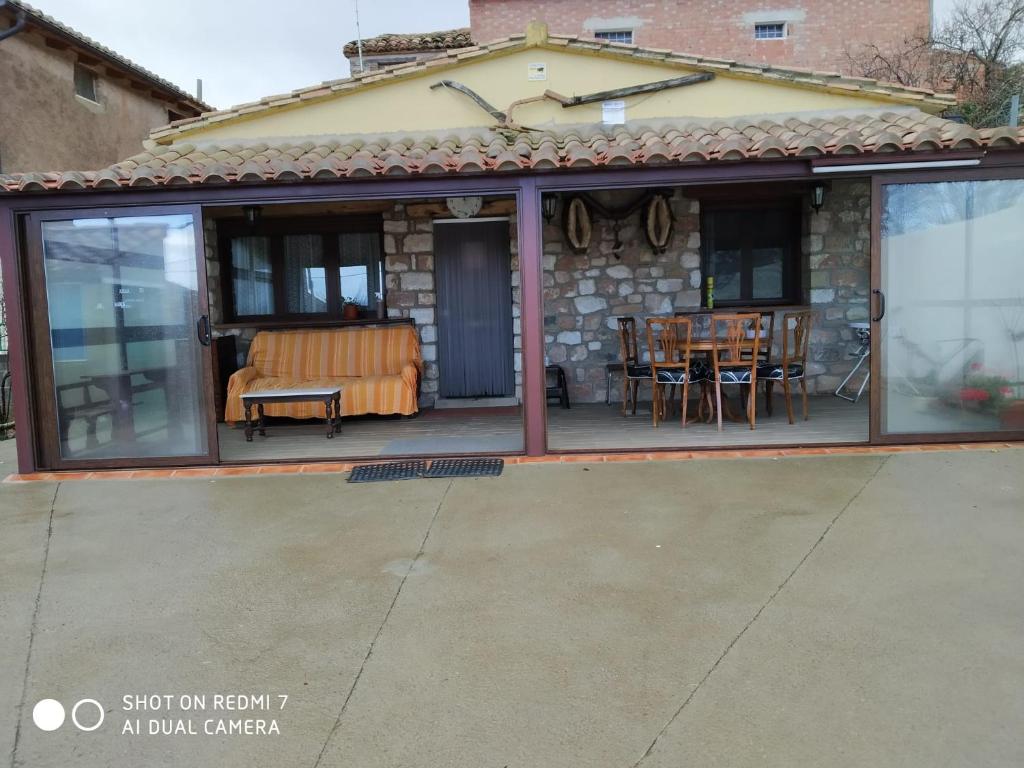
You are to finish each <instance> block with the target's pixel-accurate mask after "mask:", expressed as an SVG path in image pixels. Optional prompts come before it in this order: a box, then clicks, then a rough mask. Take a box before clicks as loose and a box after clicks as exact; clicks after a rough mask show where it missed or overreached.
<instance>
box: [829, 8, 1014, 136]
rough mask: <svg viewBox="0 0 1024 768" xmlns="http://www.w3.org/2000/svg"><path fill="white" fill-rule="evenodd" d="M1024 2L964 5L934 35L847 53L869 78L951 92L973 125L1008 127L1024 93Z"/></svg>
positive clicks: (854, 65)
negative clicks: (1014, 101) (1015, 99)
mask: <svg viewBox="0 0 1024 768" xmlns="http://www.w3.org/2000/svg"><path fill="white" fill-rule="evenodd" d="M1022 55H1024V0H960V2H958V3H957V5H956V6H955V7H954V9H953V12H952V14H951V15H950V17H949V18H948V19H947V20H946V21H945V22H944V23H943V24H942V26H941V27H939V28H938V29H937V30H936V31H935V32H934V33H931V34H929V33H924V32H922V33H919V34H916V35H911V36H909V37H906V38H904V39H903V40H901V41H899V42H897V43H892V44H882V43H868V44H866V45H862V46H860V47H859V48H856V49H853V50H848V51H847V58H848V59H849V63H850V66H851V69H852V70H853V71H854V72H856V73H857V74H859V75H862V76H864V77H871V78H875V79H877V80H884V81H887V82H895V83H899V84H901V85H906V86H912V87H924V88H932V89H934V90H938V91H952V92H954V93H956V94H957V96H958V97H959V99H960V102H961V113H962V115H963V117H964V118H965V119H966V120H967V121H968V122H970V123H972V124H973V125H977V126H990V125H1005V124H1006V118H1007V114H1008V104H1009V100H1010V97H1011V96H1013V95H1014V94H1020V93H1021V92H1022V91H1024V64H1022V63H1021V58H1022Z"/></svg>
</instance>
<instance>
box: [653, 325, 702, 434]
mask: <svg viewBox="0 0 1024 768" xmlns="http://www.w3.org/2000/svg"><path fill="white" fill-rule="evenodd" d="M691 334H692V325H691V323H690V320H689V319H688V318H685V317H649V318H647V349H648V350H649V351H650V353H651V374H652V377H651V379H652V388H653V397H652V398H651V399H652V405H651V411H652V413H653V419H654V426H655V427H657V426H658V418H659V417H663V416H664V414H665V411H666V406H667V399H666V397H665V396H664V395H663V394H662V391H661V390H662V387H664V386H668V387H669V391H670V393H671V394H670V397H673V396H674V392H675V388H676V386H677V385H682V389H683V391H682V400H681V402H680V406H681V408H680V410H681V411H682V420H681V424H682V426H684V427H685V426H686V409H687V405H688V402H689V397H690V384H691V383H698V382H703V381H704V380H705V379H706V377H707V372H706V370H705V367H706V366H705V365H704V363H703V362H701V361H699V360H692V359H691V343H692V335H691Z"/></svg>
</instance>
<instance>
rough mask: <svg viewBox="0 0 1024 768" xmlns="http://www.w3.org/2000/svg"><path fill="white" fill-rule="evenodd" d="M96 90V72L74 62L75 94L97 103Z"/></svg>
mask: <svg viewBox="0 0 1024 768" xmlns="http://www.w3.org/2000/svg"><path fill="white" fill-rule="evenodd" d="M96 91H97V89H96V73H95V72H93V71H92V70H91V69H87V68H86V67H84V66H82V65H81V64H75V94H77V95H78V96H81V97H82V98H83V99H88V100H89V101H95V102H97V103H98V102H99V97H98V96H97V92H96Z"/></svg>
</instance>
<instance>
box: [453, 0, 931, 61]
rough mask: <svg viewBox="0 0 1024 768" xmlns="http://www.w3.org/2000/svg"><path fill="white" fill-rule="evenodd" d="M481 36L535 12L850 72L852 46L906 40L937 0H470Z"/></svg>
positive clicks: (616, 31)
mask: <svg viewBox="0 0 1024 768" xmlns="http://www.w3.org/2000/svg"><path fill="white" fill-rule="evenodd" d="M469 17H470V30H471V33H472V36H473V39H474V40H477V41H482V40H495V39H497V38H499V37H503V36H505V35H510V34H514V33H515V32H517V31H519V30H521V29H523V28H524V27H525V26H526V24H527V23H529V22H530V21H531V20H533V19H541V20H543V21H546V22H547V23H548V24H549V25H550V26H551V28H552V29H553V30H555V31H558V32H563V33H567V34H573V35H579V36H580V37H589V38H595V37H596V38H599V39H603V40H608V41H610V42H621V43H628V44H634V45H639V46H642V47H644V48H664V49H668V50H672V51H687V52H693V53H700V54H703V55H705V56H715V57H718V58H723V59H732V60H735V61H744V62H751V63H756V64H780V65H788V66H791V67H806V68H809V69H818V70H823V71H837V72H847V73H848V61H847V56H846V54H847V51H851V52H852V51H854V50H856V48H857V47H858V46H860V45H863V44H867V43H875V44H878V45H879V46H880V47H881V48H882V49H885V48H886V47H887V44H898V43H900V42H902V41H903V40H904V39H906V38H909V37H913V36H915V35H919V34H923V33H924V34H926V33H927V32H928V30H930V29H931V23H932V3H931V0H908V1H907V2H900V3H889V2H886V1H885V0H865V1H864V2H859V3H833V2H828V1H827V0H797V1H796V2H783V3H772V2H766V1H765V0H684V1H683V2H678V0H655V1H654V2H650V0H613V1H612V2H596V3H595V2H589V1H588V0H538V1H535V0H469Z"/></svg>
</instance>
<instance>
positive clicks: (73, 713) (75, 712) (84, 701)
mask: <svg viewBox="0 0 1024 768" xmlns="http://www.w3.org/2000/svg"><path fill="white" fill-rule="evenodd" d="M83 704H92V705H93V706H94V707H96V709H97V710H99V713H100V719H99V720H97V721H96V724H95V725H90V726H84V725H82V724H81V723H80V722H78V708H79V707H80V706H82V705H83ZM63 712H64V710H63V709H61V720H63V719H64V717H63ZM103 716H104V713H103V705H102V704H100V703H99V702H98V701H96V699H82V700H81V701H80V702H78V703H77V704H75V706H73V707H72V708H71V722H72V723H74V724H75V727H76V728H78V730H80V731H86V732H88V731H95V730H96V729H97V728H99V727H100V726H101V725H103Z"/></svg>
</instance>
